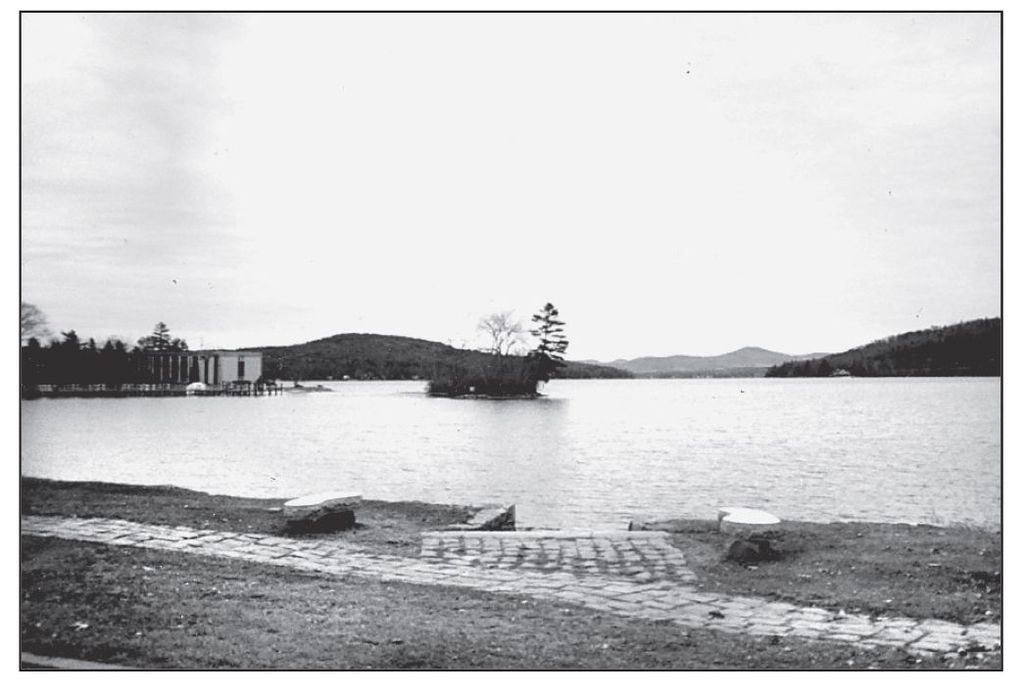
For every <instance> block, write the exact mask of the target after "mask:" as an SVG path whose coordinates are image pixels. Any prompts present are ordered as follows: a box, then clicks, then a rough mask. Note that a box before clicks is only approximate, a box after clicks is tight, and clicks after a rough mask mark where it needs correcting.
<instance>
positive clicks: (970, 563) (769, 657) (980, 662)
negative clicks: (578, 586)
mask: <svg viewBox="0 0 1023 694" xmlns="http://www.w3.org/2000/svg"><path fill="white" fill-rule="evenodd" d="M282 502H283V500H281V499H241V498H235V497H225V496H213V495H207V494H202V493H198V492H192V491H189V490H184V489H177V488H171V487H131V486H124V485H110V484H98V483H70V482H52V481H45V480H33V479H25V480H23V481H22V513H24V514H39V515H48V514H53V515H62V516H71V515H77V516H80V517H88V516H97V517H110V518H122V519H126V520H132V521H137V522H143V523H154V524H165V525H187V526H191V527H197V528H212V529H219V530H233V531H239V532H258V533H267V534H278V535H283V534H286V532H285V530H284V521H283V519H282V518H281V517H280V514H279V513H275V512H271V511H269V510H268V509H270V508H276V507H279V505H280V504H281V503H282ZM473 511H474V509H472V508H469V507H461V506H436V505H430V504H424V503H419V502H408V503H388V502H378V501H367V502H365V503H364V504H363V505H362V506H360V507H359V509H358V510H357V519H358V521H359V524H360V527H358V528H357V529H356V530H355V531H351V532H348V533H340V534H336V535H335V537H336V538H338V539H343V540H344V541H345V542H350V543H352V544H353V545H357V546H359V547H360V548H362V549H372V550H374V551H378V552H387V553H394V554H401V555H415V554H417V553H418V548H419V533H420V532H421V531H422V530H426V529H434V528H439V527H443V526H445V525H449V524H452V523H458V522H462V521H464V520H465V519H466V518H468V517H469V515H471V513H472V512H473ZM665 529H668V530H671V531H672V534H671V536H670V537H671V541H672V542H673V543H675V544H676V545H677V546H678V547H679V548H681V549H682V550H683V551H684V552H685V553H686V556H687V559H688V561H689V564H690V566H691V567H692V568H693V570H694V571H695V572H696V574H697V577H698V579H699V582H700V585H701V587H702V588H704V589H705V590H709V591H716V592H722V593H728V594H734V595H743V594H744V595H755V596H761V597H766V598H769V599H775V600H786V601H789V602H793V603H797V604H805V605H815V606H822V607H827V608H829V609H834V610H838V609H845V610H847V611H859V612H867V613H872V614H877V615H886V616H911V617H916V618H940V619H950V620H954V621H959V622H966V623H969V622H974V621H981V620H983V621H1000V619H1001V597H1002V595H1001V593H1002V588H1001V584H1002V582H1001V562H1002V555H1001V535H1000V533H991V532H984V531H980V530H975V529H970V528H936V527H930V526H908V525H886V524H811V523H786V531H785V535H784V539H783V541H781V542H779V543H778V545H777V546H778V549H779V550H780V551H781V555H782V556H781V558H780V560H778V561H774V562H764V563H761V564H759V565H755V566H747V565H743V564H739V563H734V562H728V561H723V560H722V554H723V544H722V538H721V536H720V535H719V534H718V533H717V531H716V530H715V524H714V523H708V522H705V521H675V522H673V523H671V524H670V527H666V528H665ZM21 569H22V571H21V639H22V649H23V650H25V651H27V652H30V653H35V654H38V655H48V656H58V657H67V658H80V659H85V660H96V661H101V662H108V663H117V664H122V665H129V666H136V667H145V668H203V669H205V668H246V669H250V668H294V669H315V668H331V669H334V668H374V669H379V668H386V669H404V668H416V669H422V668H442V669H505V668H513V669H570V668H580V669H600V668H612V669H622V668H624V669H663V668H668V669H751V668H752V669H845V668H852V669H861V668H881V669H893V668H926V669H934V668H942V669H944V668H978V667H979V668H985V669H987V668H1000V667H1001V662H1002V661H1001V654H1000V653H995V654H991V653H971V654H965V655H963V656H960V657H955V658H950V659H946V660H942V659H926V658H919V657H917V656H912V655H909V654H907V653H905V652H902V651H899V650H896V649H891V650H885V651H880V650H879V651H864V650H861V649H856V648H852V647H848V646H843V645H840V644H819V643H811V642H807V641H800V640H797V639H780V640H779V639H776V638H772V637H765V638H758V637H742V636H733V635H725V634H721V633H719V632H715V631H709V630H686V629H683V628H681V627H678V626H676V625H672V624H670V623H667V622H663V623H662V622H651V621H647V620H638V619H629V618H625V617H619V616H614V615H609V614H607V613H603V612H599V611H594V610H588V609H585V608H581V607H577V606H570V605H565V604H558V603H553V602H543V601H536V600H533V599H530V598H525V597H523V596H513V595H498V594H489V593H483V592H477V591H471V590H464V589H460V588H454V587H452V588H443V587H425V586H414V585H410V584H401V583H380V582H375V581H368V580H363V579H353V578H338V577H324V576H318V575H315V574H307V573H303V572H300V571H293V570H287V569H283V568H279V567H272V566H266V565H259V564H254V563H248V562H240V561H235V560H229V559H213V558H205V557H197V556H190V555H183V554H176V553H170V552H162V551H157V550H144V549H139V548H125V547H114V546H105V545H99V544H90V543H77V542H68V541H62V540H56V539H49V538H38V537H33V536H24V537H23V538H22V566H21Z"/></svg>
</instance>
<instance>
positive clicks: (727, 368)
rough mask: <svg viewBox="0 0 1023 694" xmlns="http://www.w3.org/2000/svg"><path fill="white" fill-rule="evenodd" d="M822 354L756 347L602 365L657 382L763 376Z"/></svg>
mask: <svg viewBox="0 0 1023 694" xmlns="http://www.w3.org/2000/svg"><path fill="white" fill-rule="evenodd" d="M825 354H826V353H825V352H819V353H815V354H804V355H792V354H783V353H782V352H772V351H770V350H767V349H762V348H760V347H743V348H742V349H737V350H735V351H734V352H729V353H727V354H720V355H718V356H713V357H692V356H688V355H684V354H677V355H674V356H671V357H640V358H638V359H617V360H615V361H612V362H605V363H603V365H604V366H611V367H614V368H618V369H624V370H626V371H630V372H632V373H634V374H636V375H638V376H648V377H661V378H671V377H683V378H684V377H687V376H721V377H735V376H763V375H764V373H765V372H766V371H767V369H768V368H769V367H771V366H776V365H778V364H782V363H784V362H786V361H793V360H798V359H812V358H816V357H821V356H824V355H825ZM597 363H600V362H597Z"/></svg>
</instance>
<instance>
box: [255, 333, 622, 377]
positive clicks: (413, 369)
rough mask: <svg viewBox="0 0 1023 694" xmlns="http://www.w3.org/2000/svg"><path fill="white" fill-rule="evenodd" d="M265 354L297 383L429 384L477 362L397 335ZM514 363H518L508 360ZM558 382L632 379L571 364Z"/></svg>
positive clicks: (348, 336)
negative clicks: (443, 370)
mask: <svg viewBox="0 0 1023 694" xmlns="http://www.w3.org/2000/svg"><path fill="white" fill-rule="evenodd" d="M246 349H252V350H258V351H261V352H262V353H263V373H264V375H265V376H266V377H267V378H279V379H283V380H299V381H326V380H332V379H333V380H341V379H343V378H345V377H346V376H347V377H349V378H351V379H355V380H412V379H421V380H424V381H426V380H429V379H430V378H431V377H432V375H433V373H434V370H435V369H437V368H439V367H449V366H453V365H457V364H459V363H464V362H465V361H467V360H471V359H474V358H476V357H478V355H479V353H478V352H474V351H472V350H465V349H457V348H455V347H451V346H450V345H445V344H443V343H441V342H432V341H430V340H420V339H417V338H413V337H401V336H398V335H375V334H367V333H343V334H340V335H333V336H331V337H324V338H321V339H319V340H313V341H311V342H306V343H303V344H300V345H286V346H277V347H249V348H246ZM509 358H512V359H514V358H516V357H509ZM556 377H557V378H631V377H632V374H630V373H628V372H626V371H622V370H620V369H614V368H610V367H607V366H601V365H596V364H584V363H581V362H568V363H567V365H566V367H565V368H564V369H561V370H560V372H559V373H558V374H557V376H556Z"/></svg>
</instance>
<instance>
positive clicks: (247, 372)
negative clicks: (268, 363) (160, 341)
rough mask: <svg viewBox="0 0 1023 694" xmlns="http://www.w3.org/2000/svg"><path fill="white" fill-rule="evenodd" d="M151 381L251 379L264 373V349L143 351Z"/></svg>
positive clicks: (207, 381)
mask: <svg viewBox="0 0 1023 694" xmlns="http://www.w3.org/2000/svg"><path fill="white" fill-rule="evenodd" d="M146 360H147V361H146V366H147V368H148V370H149V374H150V376H151V377H152V379H153V380H152V382H153V383H197V382H198V383H205V384H206V385H210V386H217V385H221V384H222V383H234V382H236V381H247V382H249V383H254V382H255V381H258V380H259V378H260V377H261V376H262V375H263V353H262V352H241V351H235V350H201V351H194V352H156V353H153V354H148V355H146Z"/></svg>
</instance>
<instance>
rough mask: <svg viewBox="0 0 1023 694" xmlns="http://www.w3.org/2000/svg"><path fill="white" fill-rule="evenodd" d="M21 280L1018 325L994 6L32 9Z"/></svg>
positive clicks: (397, 329) (127, 309)
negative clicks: (1005, 252) (794, 10)
mask: <svg viewBox="0 0 1023 694" xmlns="http://www.w3.org/2000/svg"><path fill="white" fill-rule="evenodd" d="M21 49H22V56H21V57H22V72H21V77H22V83H21V87H22V92H21V114H22V121H21V127H22V139H21V146H22V152H21V157H22V158H21V164H22V167H21V186H22V190H21V193H22V196H21V212H22V218H21V294H22V300H23V301H27V302H29V303H32V304H35V305H36V306H38V307H39V308H40V309H41V310H42V311H43V312H44V313H45V314H46V316H47V318H48V320H49V324H50V327H51V329H52V330H53V331H54V333H58V332H59V331H64V330H70V329H74V330H76V331H77V332H78V334H79V335H80V336H82V337H94V338H96V339H97V340H98V341H101V340H104V339H106V338H107V337H111V336H115V337H119V338H121V339H125V340H128V341H131V342H134V341H135V340H136V339H137V338H138V337H140V336H142V335H144V334H146V333H148V332H149V331H150V330H151V328H152V326H153V325H154V324H155V323H156V322H157V321H163V322H165V323H167V324H168V325H169V326H170V329H171V332H172V333H173V334H174V335H176V336H180V337H183V338H184V339H186V340H187V341H188V342H189V344H190V346H192V347H205V348H214V347H218V348H240V347H253V346H263V345H285V344H293V343H297V342H305V341H308V340H312V339H317V338H321V337H326V336H329V335H333V334H337V333H345V332H372V333H385V334H395V335H407V336H410V337H419V338H425V339H432V340H438V341H441V342H450V343H451V344H454V345H456V346H463V345H464V346H476V345H480V344H482V338H481V336H480V335H478V334H477V332H476V326H477V323H478V321H479V319H480V318H481V317H483V316H486V315H488V314H491V313H494V312H498V311H504V310H513V311H515V312H516V313H517V314H518V315H519V316H520V317H522V318H523V319H524V320H526V319H528V317H529V315H531V314H532V313H534V312H536V311H537V310H538V309H539V308H540V307H541V306H542V305H543V304H544V303H546V302H548V301H550V302H552V303H554V304H555V306H557V307H558V309H559V310H560V312H561V317H562V318H563V319H564V320H565V321H566V324H567V325H566V332H567V336H568V338H569V340H570V347H569V351H568V357H569V358H571V359H601V360H611V359H615V358H634V357H640V356H647V355H670V354H693V355H712V354H720V353H724V352H728V351H731V350H734V349H738V348H740V347H743V346H759V347H764V348H768V349H773V350H778V351H782V352H787V353H790V354H801V353H807V352H816V351H840V350H843V349H847V348H850V347H853V346H857V345H860V344H864V343H866V342H869V341H871V340H874V339H877V338H880V337H885V336H887V335H892V334H896V333H900V332H905V331H908V330H916V329H921V328H926V327H930V326H932V325H944V324H948V323H954V322H958V321H962V320H970V319H973V318H981V317H990V316H998V315H1001V292H1000V290H1001V285H1000V282H1001V276H1000V265H1001V255H1000V239H1001V218H1000V192H999V185H1000V158H999V157H1000V144H1001V143H1000V108H1001V102H1000V93H999V84H1000V60H999V51H1000V45H999V16H998V15H997V14H955V15H941V14H919V13H917V14H912V13H910V14H877V15H874V14H856V15H845V14H802V15H793V14H770V15H766V14H759V15H758V14H740V15H733V14H709V15H708V14H652V15H651V14H611V15H597V14H583V15H579V14H572V15H510V14H493V15H481V14H458V15H453V14H432V15H415V14H399V15H385V14H352V15H347V14H326V15H286V14H269V15H256V14H230V15H215V14H203V15H188V14H171V15H160V14H141V15H123V14H122V15H117V14H112V15H101V14H85V15H81V14H25V15H22V46H21Z"/></svg>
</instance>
